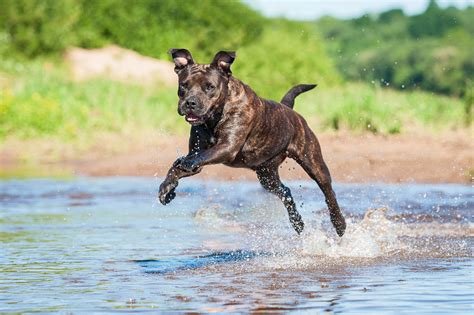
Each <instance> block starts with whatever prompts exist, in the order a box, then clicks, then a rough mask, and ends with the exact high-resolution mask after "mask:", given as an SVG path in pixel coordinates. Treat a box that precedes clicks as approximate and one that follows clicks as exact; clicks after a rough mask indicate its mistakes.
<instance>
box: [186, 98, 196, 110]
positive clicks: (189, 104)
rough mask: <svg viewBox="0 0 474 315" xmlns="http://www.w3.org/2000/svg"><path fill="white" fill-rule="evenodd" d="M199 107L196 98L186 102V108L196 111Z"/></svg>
mask: <svg viewBox="0 0 474 315" xmlns="http://www.w3.org/2000/svg"><path fill="white" fill-rule="evenodd" d="M196 105H197V101H196V98H194V97H190V98H188V99H187V100H186V107H187V108H189V109H194V108H195V107H196Z"/></svg>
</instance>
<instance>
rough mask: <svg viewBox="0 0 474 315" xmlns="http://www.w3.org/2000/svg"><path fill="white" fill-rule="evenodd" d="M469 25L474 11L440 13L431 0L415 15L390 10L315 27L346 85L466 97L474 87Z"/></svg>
mask: <svg viewBox="0 0 474 315" xmlns="http://www.w3.org/2000/svg"><path fill="white" fill-rule="evenodd" d="M473 20H474V7H468V8H467V9H465V10H458V9H456V8H452V7H451V8H446V9H442V8H440V7H438V5H437V4H436V2H435V1H434V0H431V1H430V3H429V5H428V7H427V9H426V11H425V12H423V13H422V14H420V15H416V16H406V15H404V13H403V11H402V10H390V11H387V12H384V13H382V14H380V15H379V16H369V15H364V16H362V17H360V18H356V19H352V20H337V19H334V18H329V17H328V18H323V19H321V20H319V21H317V22H315V23H314V28H315V29H317V30H319V31H321V32H322V33H323V34H324V37H325V38H326V39H327V43H328V46H327V48H328V51H329V53H330V55H331V56H335V62H336V64H337V67H338V68H339V70H340V72H341V73H342V74H343V75H344V76H345V78H346V79H348V80H361V81H365V82H368V83H370V82H375V83H377V84H379V85H381V86H390V87H392V88H395V89H418V88H421V89H424V90H429V91H434V92H437V93H443V94H449V95H456V96H464V95H465V94H466V93H467V92H468V90H470V89H472V88H473V85H472V79H473V77H474V58H473V54H474V27H473V25H474V23H473V22H472V21H473Z"/></svg>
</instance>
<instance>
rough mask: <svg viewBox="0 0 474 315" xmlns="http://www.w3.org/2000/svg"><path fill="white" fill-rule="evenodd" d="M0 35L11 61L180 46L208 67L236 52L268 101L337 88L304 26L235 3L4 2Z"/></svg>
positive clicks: (331, 68) (318, 42) (242, 72)
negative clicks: (298, 88)
mask: <svg viewBox="0 0 474 315" xmlns="http://www.w3.org/2000/svg"><path fill="white" fill-rule="evenodd" d="M1 28H3V30H4V31H3V32H4V33H5V34H6V35H7V37H8V38H7V39H6V42H7V44H8V46H9V51H10V52H9V54H10V55H18V56H26V57H28V58H34V57H38V56H44V55H54V54H57V53H61V52H63V51H64V50H65V49H66V48H67V47H70V46H79V47H84V48H96V47H102V46H105V45H108V44H117V45H120V46H122V47H125V48H129V49H133V50H135V51H138V52H139V53H141V54H144V55H147V56H151V57H156V58H160V59H165V60H169V58H170V57H169V56H168V55H167V51H168V49H169V48H171V47H183V48H187V49H189V50H190V51H191V52H192V54H193V56H194V58H195V59H196V60H197V62H201V63H206V62H210V61H211V60H212V57H213V56H214V54H215V53H216V52H217V51H219V50H237V51H238V59H237V62H236V63H235V64H234V67H233V68H234V70H235V72H236V73H238V74H239V78H242V79H244V80H248V83H250V84H252V86H253V87H254V88H255V89H256V90H257V92H259V93H262V95H265V96H267V97H274V98H280V97H281V96H282V94H283V93H284V92H285V91H286V90H288V88H289V87H290V86H291V85H292V84H297V83H301V82H318V83H322V81H324V82H325V83H327V84H329V85H330V84H334V83H337V82H340V75H339V74H338V73H337V70H336V68H335V65H334V64H333V63H332V62H331V60H330V58H329V57H328V55H327V52H326V51H325V49H323V48H322V47H324V45H323V44H322V39H321V37H320V36H318V34H309V32H310V28H309V27H308V26H307V25H299V24H298V23H297V22H292V21H286V20H272V19H266V18H264V17H263V16H262V15H260V14H259V13H257V12H256V11H254V10H252V9H250V8H249V7H248V6H246V5H244V4H242V3H241V2H240V1H238V0H200V1H187V0H174V1H167V0H134V1H126V0H0V35H1V32H2V31H1ZM304 30H306V33H305V32H304ZM281 39H284V42H282V41H281ZM1 41H2V40H1V36H0V44H1ZM260 44H262V45H263V46H262V45H260ZM308 56H311V58H308ZM280 58H281V59H280ZM240 60H242V62H240ZM302 60H304V61H305V62H301V61H302Z"/></svg>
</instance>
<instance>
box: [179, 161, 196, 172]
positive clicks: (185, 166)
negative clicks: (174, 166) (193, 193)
mask: <svg viewBox="0 0 474 315" xmlns="http://www.w3.org/2000/svg"><path fill="white" fill-rule="evenodd" d="M178 167H179V168H180V169H182V170H183V171H185V172H195V171H196V170H197V169H198V168H199V165H198V163H196V162H195V161H194V159H182V160H181V161H180V163H179V164H178Z"/></svg>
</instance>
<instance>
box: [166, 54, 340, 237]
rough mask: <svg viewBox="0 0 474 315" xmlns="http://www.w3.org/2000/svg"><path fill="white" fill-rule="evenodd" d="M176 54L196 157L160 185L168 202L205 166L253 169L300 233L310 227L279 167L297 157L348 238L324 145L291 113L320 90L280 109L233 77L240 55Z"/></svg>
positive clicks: (182, 109)
mask: <svg viewBox="0 0 474 315" xmlns="http://www.w3.org/2000/svg"><path fill="white" fill-rule="evenodd" d="M169 53H170V54H171V56H172V57H173V60H174V63H175V72H176V73H177V75H178V78H179V89H178V96H179V101H178V113H179V115H181V116H185V119H186V121H187V122H188V123H190V124H191V135H190V139H189V153H188V155H186V156H184V157H181V158H179V159H177V160H176V161H175V162H174V164H173V166H172V167H171V168H170V170H169V171H168V174H167V176H166V179H165V180H164V182H163V183H162V184H161V186H160V193H159V199H160V202H161V203H162V204H167V203H169V202H170V201H171V200H172V199H173V198H174V197H175V196H176V194H175V189H176V187H177V186H178V180H179V179H180V178H183V177H187V176H192V175H195V174H197V173H199V172H200V171H201V170H202V168H203V167H204V166H205V165H209V164H219V163H223V164H225V165H227V166H231V167H244V168H249V169H252V170H254V171H255V172H256V173H257V177H258V180H259V181H260V183H261V184H262V186H263V187H264V188H265V189H266V190H268V191H269V192H271V193H273V194H275V195H277V196H278V197H279V198H280V199H281V200H282V201H283V204H284V205H285V207H286V209H287V210H288V214H289V218H290V221H291V223H292V225H293V227H294V229H295V230H296V232H297V233H298V234H299V233H301V232H302V231H303V228H304V223H303V221H302V219H301V216H300V214H299V213H298V211H297V210H296V205H295V201H294V200H293V197H292V196H291V192H290V189H289V188H288V187H286V186H285V185H283V184H282V183H281V181H280V177H279V175H278V167H279V165H280V164H281V163H282V162H283V161H284V160H285V159H286V158H287V157H290V158H292V159H294V160H296V162H298V163H299V165H301V167H302V168H303V169H304V170H305V171H306V173H308V175H309V176H310V177H311V178H312V179H313V180H315V181H316V182H317V184H318V185H319V187H320V188H321V190H322V192H323V193H324V196H325V197H326V203H327V206H328V208H329V214H330V217H331V222H332V224H333V225H334V227H335V228H336V232H337V234H338V235H339V236H342V235H343V234H344V231H345V229H346V223H345V220H344V217H343V216H342V213H341V211H340V209H339V206H338V204H337V200H336V196H335V194H334V191H333V189H332V186H331V176H330V174H329V170H328V168H327V166H326V164H325V163H324V160H323V156H322V154H321V148H320V146H319V142H318V140H317V139H316V136H315V135H314V133H313V132H312V131H311V129H310V128H309V126H308V124H307V123H306V121H305V119H304V118H303V117H302V116H301V115H299V114H298V113H296V112H295V111H294V110H293V109H292V108H291V107H292V106H293V102H294V98H295V97H296V95H298V94H299V93H302V92H304V91H306V90H309V89H311V88H313V87H314V85H300V86H296V87H295V88H293V89H292V90H290V91H289V92H288V93H287V95H285V97H284V98H283V99H282V103H277V102H274V101H271V100H266V99H263V98H260V97H258V96H257V95H256V94H255V92H254V91H253V90H252V89H251V88H250V87H249V86H248V85H246V84H244V83H242V82H241V81H239V80H238V79H236V78H235V77H233V76H232V72H231V69H230V66H231V64H232V63H233V61H234V59H235V52H226V51H220V52H218V53H217V54H216V56H215V57H214V59H213V60H212V62H211V63H210V64H208V65H205V64H197V63H195V62H194V60H193V58H192V56H191V54H190V52H189V51H188V50H186V49H171V50H170V51H169Z"/></svg>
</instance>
